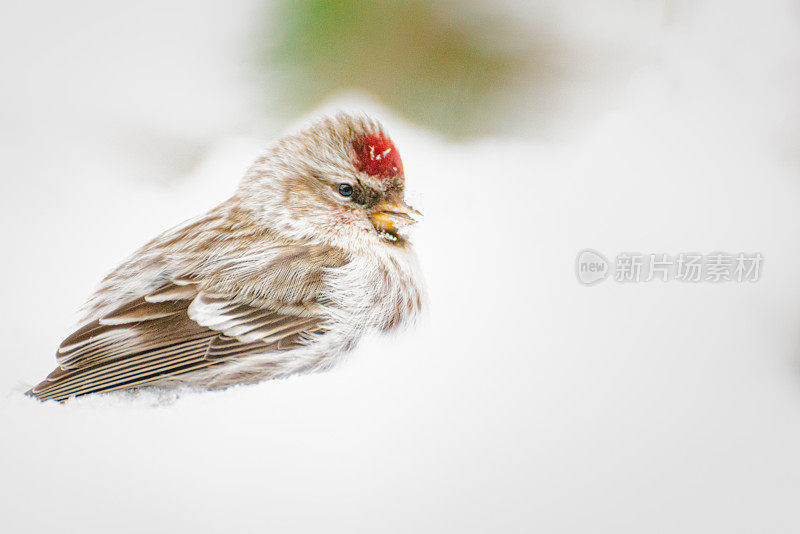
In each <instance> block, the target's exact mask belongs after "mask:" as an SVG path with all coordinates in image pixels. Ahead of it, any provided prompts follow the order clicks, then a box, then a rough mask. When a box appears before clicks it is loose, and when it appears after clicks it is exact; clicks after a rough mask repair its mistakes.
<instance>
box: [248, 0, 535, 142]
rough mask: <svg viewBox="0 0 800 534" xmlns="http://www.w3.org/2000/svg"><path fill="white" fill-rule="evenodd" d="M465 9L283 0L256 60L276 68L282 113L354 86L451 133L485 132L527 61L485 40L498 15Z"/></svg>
mask: <svg viewBox="0 0 800 534" xmlns="http://www.w3.org/2000/svg"><path fill="white" fill-rule="evenodd" d="M464 9H466V6H465V5H463V4H462V5H459V4H454V3H449V2H430V1H423V0H412V1H398V0H387V1H378V2H372V1H366V0H354V1H325V0H296V1H292V0H284V1H281V2H280V3H279V4H278V6H277V11H276V12H273V13H272V15H271V20H270V21H268V26H269V28H268V31H269V32H270V35H269V36H268V37H267V38H265V39H263V40H262V41H261V42H263V43H266V47H267V48H266V50H265V54H263V55H262V56H261V58H262V64H261V66H262V67H263V68H265V69H268V70H275V69H277V71H278V72H279V73H280V80H281V81H282V82H283V85H282V87H281V90H282V91H283V93H282V95H281V97H280V101H281V107H282V108H283V109H284V110H286V111H291V112H299V111H304V110H307V109H309V108H311V107H313V106H315V105H317V104H319V103H320V102H321V101H322V100H324V99H325V98H327V97H330V96H331V95H332V94H335V93H337V92H340V91H345V90H348V89H356V90H362V91H365V92H367V93H369V94H371V95H372V96H374V97H375V98H377V99H378V100H379V101H380V102H381V103H382V104H384V105H387V106H389V107H391V108H393V109H395V110H396V111H397V112H399V113H400V114H401V115H403V116H405V117H407V118H409V119H411V120H413V121H415V122H417V123H420V124H422V125H425V126H427V127H430V128H433V129H436V130H439V131H440V132H443V133H445V134H447V135H449V136H452V137H465V136H470V135H481V134H486V133H490V132H491V131H493V130H495V129H496V128H497V126H498V123H499V121H498V117H497V115H496V112H495V110H494V107H495V105H494V104H495V103H496V102H497V100H498V98H499V95H500V94H501V92H502V90H503V88H504V87H505V86H506V84H507V83H508V82H509V81H511V80H512V79H513V78H514V77H516V76H518V75H519V74H520V72H521V71H522V68H523V64H524V60H523V59H522V58H521V57H517V56H515V55H514V54H512V53H509V52H501V51H498V50H496V49H494V50H493V49H492V48H493V47H491V46H488V45H487V43H489V42H492V39H493V38H494V37H501V36H503V35H506V33H505V32H508V31H509V30H508V28H507V27H506V25H505V24H504V23H503V21H502V20H499V19H491V18H489V17H487V16H486V15H485V14H483V15H481V16H480V17H477V18H476V17H473V18H470V17H469V16H464V15H466V14H465V13H464V12H463V10H464ZM455 10H458V11H455ZM455 21H458V23H456V22H455ZM284 104H285V105H286V107H284ZM288 108H291V109H288Z"/></svg>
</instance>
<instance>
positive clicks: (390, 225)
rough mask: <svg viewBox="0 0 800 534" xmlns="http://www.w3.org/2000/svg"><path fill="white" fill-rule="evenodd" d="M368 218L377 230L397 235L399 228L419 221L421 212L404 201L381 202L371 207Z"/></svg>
mask: <svg viewBox="0 0 800 534" xmlns="http://www.w3.org/2000/svg"><path fill="white" fill-rule="evenodd" d="M373 209H374V210H375V211H373V212H372V213H371V214H370V216H369V218H370V220H371V221H372V225H373V226H374V227H375V229H376V230H378V231H383V232H386V233H388V234H391V235H393V236H394V237H397V233H398V232H399V231H400V229H401V228H404V227H406V226H411V225H412V224H416V223H417V222H419V220H420V218H421V217H422V214H421V213H420V212H418V211H417V210H415V209H414V208H412V207H411V206H409V205H408V204H406V203H405V202H402V201H401V202H399V203H396V204H395V203H388V202H382V203H380V204H378V205H377V206H375V207H374V208H373Z"/></svg>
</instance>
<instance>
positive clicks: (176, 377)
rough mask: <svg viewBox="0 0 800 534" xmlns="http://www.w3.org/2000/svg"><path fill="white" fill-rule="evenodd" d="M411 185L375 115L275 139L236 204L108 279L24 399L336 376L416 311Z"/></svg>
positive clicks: (181, 230)
mask: <svg viewBox="0 0 800 534" xmlns="http://www.w3.org/2000/svg"><path fill="white" fill-rule="evenodd" d="M376 140H378V141H376ZM378 149H379V150H378ZM387 150H388V151H387ZM343 184H345V185H346V186H349V188H350V189H349V191H348V189H347V188H346V187H345V188H342V185H343ZM404 186H405V177H404V175H403V170H402V163H401V162H400V157H399V154H398V153H397V150H396V148H395V147H394V144H392V142H391V141H390V140H389V137H388V136H387V135H386V133H385V132H384V131H383V128H382V127H381V126H380V124H378V123H377V122H376V121H374V120H372V119H369V118H367V117H354V116H351V115H346V114H339V115H337V116H335V117H332V118H325V119H323V120H321V121H319V122H316V123H314V124H313V125H311V126H310V127H308V128H307V129H305V130H302V131H300V132H298V133H296V134H292V135H288V136H286V137H283V138H281V139H279V140H277V141H276V142H274V143H273V144H272V145H271V146H270V147H269V148H268V149H267V150H266V151H265V152H264V154H263V155H262V156H261V157H260V158H259V159H258V160H257V161H256V162H255V163H254V165H253V166H252V167H251V168H250V169H249V171H248V172H247V174H246V175H245V177H244V179H243V180H242V183H241V184H240V187H239V189H238V190H237V192H236V194H235V195H234V196H233V197H232V198H231V199H229V200H227V201H226V202H224V203H222V204H221V205H220V206H218V207H216V208H214V209H213V210H211V211H210V212H208V213H207V214H205V215H203V216H201V217H199V218H197V219H194V220H192V221H188V222H186V223H184V224H181V225H179V226H178V227H176V228H173V229H171V230H169V231H167V232H165V233H163V234H161V235H160V236H158V237H156V238H155V239H154V240H153V241H151V242H150V243H148V244H147V245H145V246H144V247H142V248H141V249H139V250H138V251H137V252H136V253H134V254H133V255H132V256H131V257H130V258H129V259H128V260H126V261H125V262H124V263H122V265H120V266H119V267H117V268H116V269H115V270H114V271H113V272H112V273H111V274H109V275H108V276H107V277H106V278H105V279H104V280H103V282H102V283H101V285H100V287H99V288H98V289H97V291H96V292H95V294H94V296H93V297H92V298H91V300H90V301H89V303H88V305H87V307H86V311H85V315H84V318H83V320H82V322H81V324H80V325H79V328H78V329H77V330H76V331H75V332H74V333H73V334H72V335H71V336H69V337H68V338H67V339H66V340H64V342H63V343H62V344H61V346H60V347H59V349H58V354H57V360H58V367H57V368H56V370H55V371H53V372H52V373H51V374H50V375H49V376H48V377H47V378H46V379H45V380H44V381H42V382H41V383H40V384H39V385H37V386H36V387H34V388H33V389H32V390H30V391H29V394H30V395H33V396H35V397H38V398H40V399H43V400H44V399H55V400H58V401H63V400H65V399H67V398H69V397H71V396H77V395H85V394H88V393H94V392H101V391H113V390H119V389H129V388H135V387H141V386H148V385H158V386H175V385H181V384H188V385H193V386H199V387H204V388H209V389H218V388H225V387H228V386H231V385H234V384H240V383H251V382H257V381H260V380H263V379H267V378H275V377H282V376H287V375H290V374H293V373H298V372H308V371H315V370H320V369H325V368H327V367H329V366H330V365H332V364H333V363H334V362H335V361H336V359H337V357H338V356H339V355H341V354H342V353H343V352H345V351H347V350H349V349H351V348H352V347H353V346H354V345H355V343H356V342H357V341H358V339H359V338H360V337H361V335H362V334H363V333H364V332H365V331H366V330H368V329H379V330H390V329H393V328H397V327H398V326H400V325H402V324H404V323H407V322H408V321H409V320H411V319H413V318H414V316H415V315H416V314H417V312H418V311H419V310H420V308H421V306H422V291H421V285H420V280H419V276H418V273H417V266H416V259H415V256H414V253H413V250H412V248H411V245H410V243H409V241H408V239H407V237H406V236H405V235H404V234H403V232H402V228H403V227H404V226H406V225H408V224H410V223H412V222H413V221H414V217H415V215H418V213H416V212H415V211H414V210H413V209H411V208H410V207H408V206H407V205H406V204H405V203H404V201H403V191H404ZM343 192H344V193H347V192H349V193H350V194H349V195H346V196H345V195H344V194H343Z"/></svg>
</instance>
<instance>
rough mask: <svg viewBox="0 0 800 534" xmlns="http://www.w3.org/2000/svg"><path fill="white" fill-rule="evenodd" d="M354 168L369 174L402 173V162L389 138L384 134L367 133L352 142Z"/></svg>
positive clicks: (386, 174) (392, 174) (389, 174)
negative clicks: (354, 159) (354, 157)
mask: <svg viewBox="0 0 800 534" xmlns="http://www.w3.org/2000/svg"><path fill="white" fill-rule="evenodd" d="M353 149H355V151H356V168H357V169H358V170H359V171H363V172H365V173H367V174H369V175H371V176H374V175H380V176H394V175H396V174H402V173H403V162H402V161H401V160H400V153H399V152H397V148H395V146H394V143H392V141H391V139H389V138H388V137H386V136H384V135H380V134H378V135H367V136H364V137H362V138H361V139H358V140H356V141H354V142H353Z"/></svg>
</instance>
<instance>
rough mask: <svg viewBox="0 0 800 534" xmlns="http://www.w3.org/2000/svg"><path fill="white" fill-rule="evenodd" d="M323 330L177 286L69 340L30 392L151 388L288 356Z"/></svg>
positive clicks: (63, 394) (61, 396)
mask: <svg viewBox="0 0 800 534" xmlns="http://www.w3.org/2000/svg"><path fill="white" fill-rule="evenodd" d="M190 308H191V310H190ZM320 331H321V330H320V319H319V318H318V317H303V316H299V315H294V314H292V313H287V312H286V311H281V313H278V312H275V311H271V310H269V309H265V308H260V307H257V306H251V305H247V304H241V303H238V302H236V301H234V300H232V299H229V298H226V297H225V296H224V295H208V294H205V293H203V292H201V291H200V290H199V288H198V287H197V285H196V284H194V283H192V282H191V281H187V280H182V281H177V282H171V283H169V284H166V285H164V286H162V287H161V288H159V289H158V290H157V291H155V292H153V293H151V294H149V295H147V296H145V297H142V298H139V299H136V300H133V301H131V302H128V303H126V304H124V305H123V306H121V307H119V308H117V309H116V310H114V311H112V312H111V313H108V314H106V315H104V316H103V317H101V318H100V319H97V320H95V321H92V322H91V323H89V324H87V325H85V326H83V327H82V328H80V329H79V330H77V331H76V332H75V333H73V334H72V335H71V336H69V337H68V338H67V339H66V340H64V342H63V343H62V344H61V346H60V347H59V349H58V363H59V366H58V367H57V368H56V370H55V371H53V372H52V373H51V374H50V375H49V376H48V377H47V378H46V379H45V380H44V381H42V382H41V383H40V384H39V385H37V386H36V387H34V388H33V389H31V390H30V391H29V392H28V394H30V395H32V396H34V397H37V398H39V399H41V400H47V399H55V400H57V401H64V400H66V399H67V398H69V397H71V396H79V395H86V394H88V393H95V392H101V391H114V390H119V389H128V388H133V387H138V386H144V385H147V384H151V383H153V382H155V381H157V380H161V379H164V378H168V377H176V376H179V375H182V374H185V373H189V372H192V371H198V370H201V369H206V368H210V367H213V366H217V365H221V364H224V363H225V362H229V361H231V360H233V359H236V358H240V357H242V356H244V355H247V354H254V353H265V352H271V351H282V350H286V349H288V348H292V347H294V346H297V345H299V344H302V343H305V342H306V341H307V340H308V339H309V337H310V336H312V335H313V334H317V333H320Z"/></svg>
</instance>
